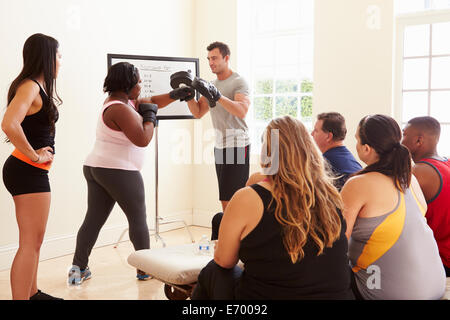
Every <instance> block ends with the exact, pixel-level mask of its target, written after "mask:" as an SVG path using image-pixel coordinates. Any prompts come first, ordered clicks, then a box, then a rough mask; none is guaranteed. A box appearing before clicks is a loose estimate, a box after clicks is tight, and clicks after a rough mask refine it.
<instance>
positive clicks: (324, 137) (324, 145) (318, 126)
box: [311, 112, 362, 191]
mask: <svg viewBox="0 0 450 320" xmlns="http://www.w3.org/2000/svg"><path fill="white" fill-rule="evenodd" d="M346 134H347V128H346V127H345V119H344V117H343V116H342V115H341V114H340V113H337V112H327V113H321V114H319V115H318V116H317V121H316V123H315V125H314V130H313V131H312V132H311V135H312V136H313V138H314V141H315V142H316V144H317V146H318V147H319V149H320V151H322V154H323V157H324V158H325V159H326V160H327V161H328V163H329V164H330V165H331V169H332V170H333V173H334V174H335V175H336V177H337V180H335V186H336V188H337V189H338V190H339V191H340V190H341V188H342V187H343V186H344V183H345V181H347V179H348V178H349V176H350V175H351V174H353V173H355V172H357V171H359V170H361V169H362V167H361V165H360V164H359V162H358V161H356V159H355V157H354V156H353V155H352V153H351V152H350V151H349V150H348V149H347V147H345V146H344V139H345V135H346Z"/></svg>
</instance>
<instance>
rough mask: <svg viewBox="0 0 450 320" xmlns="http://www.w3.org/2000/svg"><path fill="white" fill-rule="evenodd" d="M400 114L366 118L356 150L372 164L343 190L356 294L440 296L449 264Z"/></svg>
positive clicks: (408, 296) (352, 179)
mask: <svg viewBox="0 0 450 320" xmlns="http://www.w3.org/2000/svg"><path fill="white" fill-rule="evenodd" d="M401 138H402V134H401V131H400V128H399V126H398V124H397V122H395V120H394V119H392V118H391V117H388V116H384V115H373V116H367V117H364V118H363V119H362V120H361V121H360V123H359V127H358V130H357V133H356V139H357V144H356V150H357V152H358V156H359V158H360V159H361V160H362V161H363V162H364V163H366V164H367V167H365V168H364V169H363V170H361V171H360V172H358V173H357V174H356V176H354V177H352V178H350V179H349V180H348V181H347V183H346V184H345V185H344V188H343V189H342V192H341V194H342V198H343V200H344V205H345V209H344V212H343V213H344V217H345V219H346V221H347V232H346V235H347V237H348V238H349V258H350V261H351V266H352V268H353V269H352V270H353V272H354V280H355V282H354V289H356V292H355V296H356V297H357V298H362V299H439V298H441V297H442V296H443V294H444V292H445V281H446V279H445V273H444V267H443V266H442V262H441V260H440V257H439V252H438V247H437V244H436V241H435V239H434V238H433V232H432V231H431V229H430V228H429V227H428V225H427V222H426V220H425V218H424V215H425V212H426V203H425V200H424V197H423V194H422V191H421V190H420V187H419V184H418V182H417V180H416V179H415V177H414V176H412V175H411V157H410V154H409V151H408V149H407V148H406V147H404V146H403V145H401V144H400V140H401Z"/></svg>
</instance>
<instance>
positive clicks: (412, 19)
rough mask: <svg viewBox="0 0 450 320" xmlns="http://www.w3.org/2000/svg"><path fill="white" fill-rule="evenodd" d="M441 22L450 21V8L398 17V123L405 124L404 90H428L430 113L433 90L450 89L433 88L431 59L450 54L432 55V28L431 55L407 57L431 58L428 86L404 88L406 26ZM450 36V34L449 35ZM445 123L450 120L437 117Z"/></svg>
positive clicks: (396, 102) (396, 38)
mask: <svg viewBox="0 0 450 320" xmlns="http://www.w3.org/2000/svg"><path fill="white" fill-rule="evenodd" d="M440 22H450V9H446V10H429V11H424V12H420V13H411V14H403V15H399V16H397V17H396V33H395V58H394V59H395V63H394V65H395V69H394V70H395V71H394V72H395V74H394V101H393V110H392V113H393V115H394V118H395V119H396V120H397V122H398V123H400V124H402V126H403V125H404V124H405V122H404V121H403V92H404V91H405V92H406V91H407V92H419V91H420V92H427V93H428V112H427V114H428V115H429V114H430V106H431V101H430V97H431V94H430V93H431V92H435V91H450V88H448V89H447V88H445V89H431V73H432V68H431V60H432V58H436V57H449V56H450V54H446V55H432V53H431V52H432V51H431V50H432V47H431V42H432V39H433V38H432V29H431V34H430V48H429V50H430V51H429V55H426V56H421V57H419V56H417V57H408V58H407V59H416V58H428V59H429V64H430V65H429V70H428V77H429V79H428V88H427V89H424V90H403V60H404V57H403V53H404V52H403V51H404V46H403V41H404V34H405V29H406V27H409V26H414V25H423V24H430V25H432V24H435V23H440ZM449 36H450V35H449ZM437 120H438V121H439V122H440V123H441V124H443V125H450V122H442V121H440V120H439V119H437Z"/></svg>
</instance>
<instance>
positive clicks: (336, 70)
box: [313, 0, 394, 156]
mask: <svg viewBox="0 0 450 320" xmlns="http://www.w3.org/2000/svg"><path fill="white" fill-rule="evenodd" d="M314 20H315V23H314V36H315V39H314V47H315V48H314V92H313V95H314V105H313V112H314V115H317V114H318V113H321V112H328V111H337V112H340V113H341V114H342V115H343V116H344V117H345V118H346V123H347V139H346V140H345V144H346V145H347V146H348V147H349V149H350V150H351V151H352V152H353V153H354V154H355V156H356V149H355V144H356V139H355V138H354V135H355V132H356V129H357V126H358V123H359V121H360V120H361V118H362V117H363V116H365V115H368V114H375V113H383V114H388V115H392V60H393V35H394V18H393V1H392V0H340V1H335V0H316V1H315V15H314Z"/></svg>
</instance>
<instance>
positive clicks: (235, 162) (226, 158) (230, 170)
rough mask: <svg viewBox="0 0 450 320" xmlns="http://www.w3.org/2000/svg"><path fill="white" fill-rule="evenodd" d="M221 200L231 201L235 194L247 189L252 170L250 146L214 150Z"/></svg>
mask: <svg viewBox="0 0 450 320" xmlns="http://www.w3.org/2000/svg"><path fill="white" fill-rule="evenodd" d="M214 159H215V161H216V173H217V180H218V182H219V200H220V201H230V199H231V197H232V196H233V194H234V193H235V192H236V191H237V190H239V189H240V188H243V187H245V183H246V182H247V180H248V175H249V170H250V145H248V146H246V147H243V148H225V149H217V148H214Z"/></svg>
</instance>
